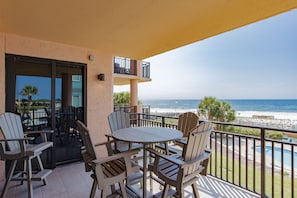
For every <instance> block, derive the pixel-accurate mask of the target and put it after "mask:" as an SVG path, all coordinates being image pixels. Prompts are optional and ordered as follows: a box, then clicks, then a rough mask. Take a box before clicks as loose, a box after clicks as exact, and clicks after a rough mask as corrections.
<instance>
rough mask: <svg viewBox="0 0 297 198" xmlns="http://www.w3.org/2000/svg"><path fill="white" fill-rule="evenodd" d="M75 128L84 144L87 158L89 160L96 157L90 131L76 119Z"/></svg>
mask: <svg viewBox="0 0 297 198" xmlns="http://www.w3.org/2000/svg"><path fill="white" fill-rule="evenodd" d="M76 127H77V130H78V132H79V134H80V136H81V138H82V141H83V144H84V146H85V151H84V152H85V153H84V154H85V155H87V158H88V160H89V162H91V161H92V160H95V159H96V153H95V150H94V147H93V143H92V140H91V137H90V132H89V130H88V128H87V127H86V125H85V124H84V123H82V122H81V121H80V120H77V126H76Z"/></svg>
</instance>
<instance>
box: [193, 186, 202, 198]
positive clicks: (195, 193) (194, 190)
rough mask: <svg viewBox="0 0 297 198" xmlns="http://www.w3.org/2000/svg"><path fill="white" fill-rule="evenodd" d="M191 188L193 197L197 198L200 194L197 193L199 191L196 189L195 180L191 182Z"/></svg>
mask: <svg viewBox="0 0 297 198" xmlns="http://www.w3.org/2000/svg"><path fill="white" fill-rule="evenodd" d="M192 189H193V193H194V196H195V198H199V197H200V195H199V192H198V189H197V184H196V182H195V183H193V184H192Z"/></svg>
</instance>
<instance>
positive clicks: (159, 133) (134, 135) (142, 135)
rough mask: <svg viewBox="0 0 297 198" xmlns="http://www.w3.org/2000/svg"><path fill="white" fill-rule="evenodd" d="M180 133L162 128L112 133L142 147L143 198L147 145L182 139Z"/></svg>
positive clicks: (135, 128) (131, 129) (118, 138)
mask: <svg viewBox="0 0 297 198" xmlns="http://www.w3.org/2000/svg"><path fill="white" fill-rule="evenodd" d="M182 135H183V134H182V132H180V131H179V130H176V129H171V128H163V127H130V128H123V129H119V130H117V131H115V132H113V134H112V136H113V137H114V138H115V139H117V140H121V141H126V142H130V143H140V144H142V145H143V197H144V198H146V197H147V190H146V189H147V185H146V177H147V154H146V148H147V146H148V145H149V144H153V143H164V142H168V141H172V140H175V139H178V138H181V137H182Z"/></svg>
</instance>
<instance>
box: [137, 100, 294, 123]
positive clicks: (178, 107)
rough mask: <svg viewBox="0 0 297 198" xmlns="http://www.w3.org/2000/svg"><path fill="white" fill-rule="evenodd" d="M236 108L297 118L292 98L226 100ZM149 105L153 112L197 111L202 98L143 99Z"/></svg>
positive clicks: (248, 113)
mask: <svg viewBox="0 0 297 198" xmlns="http://www.w3.org/2000/svg"><path fill="white" fill-rule="evenodd" d="M225 101H227V102H228V103H229V104H231V106H232V108H233V109H235V110H236V114H237V116H241V117H252V116H253V115H267V116H274V117H275V118H276V119H291V120H297V99H296V100H292V99H288V100H264V99H263V100H246V99H241V100H235V99H232V100H225ZM142 102H143V105H149V106H150V108H151V112H152V113H164V112H176V113H182V112H186V111H192V112H197V108H198V104H199V103H200V102H201V100H193V99H191V100H185V99H183V100H173V99H171V100H143V101H142Z"/></svg>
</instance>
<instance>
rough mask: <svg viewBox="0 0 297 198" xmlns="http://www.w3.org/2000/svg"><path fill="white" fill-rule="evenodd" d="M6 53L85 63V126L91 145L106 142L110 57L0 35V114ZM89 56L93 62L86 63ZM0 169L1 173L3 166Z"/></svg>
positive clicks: (111, 101)
mask: <svg viewBox="0 0 297 198" xmlns="http://www.w3.org/2000/svg"><path fill="white" fill-rule="evenodd" d="M5 53H9V54H16V55H23V56H31V57H39V58H48V59H55V60H63V61H71V62H79V63H85V64H86V65H87V125H88V128H89V129H90V131H91V135H92V138H93V140H94V142H101V141H105V140H106V139H105V137H104V134H106V133H109V131H110V129H109V126H108V122H107V115H108V114H109V113H110V112H111V111H112V109H113V100H112V93H113V78H112V68H113V67H112V60H113V59H112V58H113V55H112V54H109V53H106V52H100V51H96V50H92V49H85V48H80V47H75V46H70V45H64V44H59V43H54V42H49V41H43V40H38V39H33V38H26V37H22V36H17V35H12V34H6V33H1V32H0V60H1V61H0V93H1V95H0V113H3V112H4V111H5ZM90 54H92V55H93V56H94V60H93V61H90V60H89V55H90ZM99 73H104V74H105V81H99V80H98V79H97V75H98V74H99ZM0 168H1V170H3V164H2V167H0ZM1 170H0V173H2V174H3V171H1ZM0 176H1V175H0Z"/></svg>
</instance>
